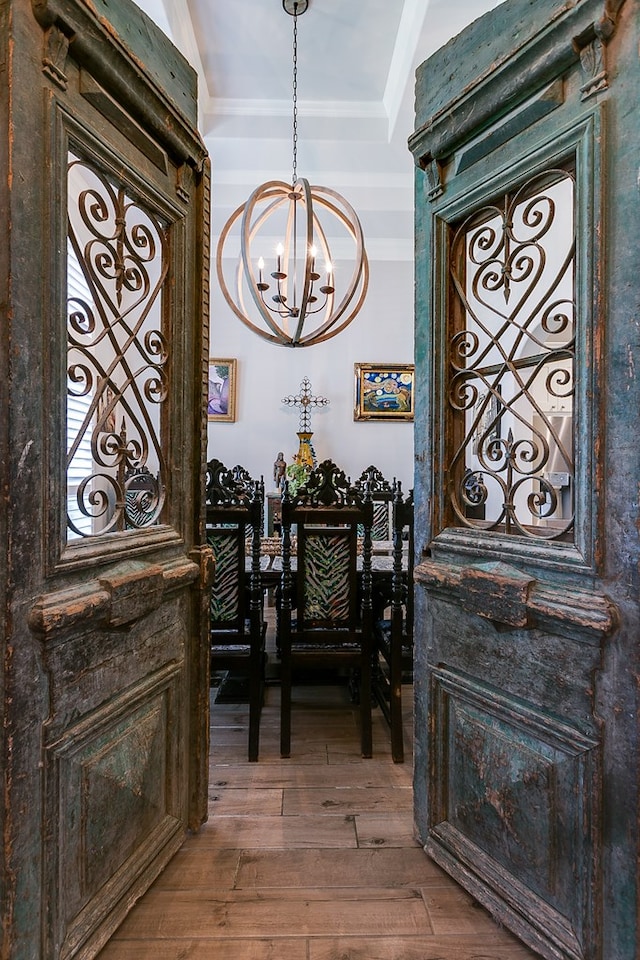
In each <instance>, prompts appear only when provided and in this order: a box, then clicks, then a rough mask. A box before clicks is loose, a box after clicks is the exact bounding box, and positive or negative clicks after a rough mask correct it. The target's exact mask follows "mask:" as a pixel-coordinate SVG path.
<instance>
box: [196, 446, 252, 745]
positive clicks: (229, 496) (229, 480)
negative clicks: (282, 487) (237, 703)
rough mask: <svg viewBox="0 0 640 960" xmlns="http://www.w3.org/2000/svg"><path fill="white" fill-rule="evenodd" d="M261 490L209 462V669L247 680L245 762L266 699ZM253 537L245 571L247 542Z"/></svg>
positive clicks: (218, 461) (207, 533)
mask: <svg viewBox="0 0 640 960" xmlns="http://www.w3.org/2000/svg"><path fill="white" fill-rule="evenodd" d="M263 499H264V496H263V489H262V487H261V484H260V481H259V480H255V481H253V486H252V487H251V486H250V485H249V484H248V483H247V482H246V481H242V482H240V481H238V480H237V479H235V478H234V475H233V472H232V471H231V470H228V469H227V468H226V467H225V465H224V464H223V463H222V462H221V461H220V460H217V459H213V460H210V461H209V463H208V464H207V487H206V536H207V542H208V543H209V544H210V545H211V547H212V549H213V552H214V555H215V560H216V570H215V579H214V583H213V586H212V587H211V598H210V605H209V637H210V664H211V670H212V672H213V671H217V670H233V671H237V672H240V673H243V674H246V676H247V677H248V681H249V748H248V755H249V760H257V759H258V750H259V739H260V714H261V710H262V702H263V697H264V660H265V635H266V623H265V622H264V620H263V592H262V583H261V578H260V534H261V532H262V509H263ZM247 534H248V535H249V537H250V541H251V560H250V562H249V564H248V567H249V569H247V561H246V540H247Z"/></svg>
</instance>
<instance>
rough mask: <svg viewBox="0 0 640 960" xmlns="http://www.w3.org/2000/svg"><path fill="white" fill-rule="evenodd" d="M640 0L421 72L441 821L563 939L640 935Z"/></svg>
mask: <svg viewBox="0 0 640 960" xmlns="http://www.w3.org/2000/svg"><path fill="white" fill-rule="evenodd" d="M639 26H640V7H639V5H638V2H637V0H570V2H565V0H535V2H533V0H507V2H506V3H504V4H502V5H500V6H498V7H497V8H496V9H495V10H493V11H492V12H491V13H488V14H487V15H486V16H484V17H482V18H481V19H479V20H478V21H476V22H475V23H474V24H472V25H471V26H470V27H468V28H467V29H466V30H465V31H464V32H463V33H462V34H461V35H460V36H459V37H457V38H455V39H454V40H452V41H451V42H450V43H449V44H448V45H447V46H446V47H444V48H443V49H442V50H441V51H439V52H438V53H436V54H435V55H434V56H433V57H431V59H430V60H428V61H427V62H426V63H424V64H423V65H422V66H421V67H420V68H419V70H418V73H417V98H416V108H417V123H416V131H415V133H414V135H413V136H412V138H411V144H410V145H411V149H412V151H413V153H414V155H415V158H416V162H417V166H418V168H419V169H418V171H417V194H416V196H417V201H416V203H417V267H416V270H417V329H416V344H417V347H416V349H417V356H416V373H417V380H418V383H419V390H420V397H419V400H420V402H419V414H418V418H417V421H416V450H417V466H416V511H417V513H416V540H417V546H418V547H419V555H418V561H419V562H418V565H417V569H416V581H417V582H416V603H417V612H416V670H415V678H416V688H415V689H416V741H417V742H416V763H415V796H416V823H417V829H418V832H419V835H420V838H421V840H422V841H423V843H424V844H425V848H426V850H427V852H428V853H429V854H430V855H431V856H432V857H434V858H435V859H436V860H437V861H438V862H439V863H440V864H442V866H443V867H444V868H445V869H446V870H447V871H449V872H450V873H451V874H452V875H453V876H454V877H455V878H457V879H458V880H459V882H460V883H461V884H462V885H463V886H464V887H466V888H467V889H468V890H469V891H470V892H471V893H472V894H473V895H474V896H475V897H476V898H477V899H478V900H479V901H480V902H481V903H483V904H485V905H486V906H487V907H488V908H489V910H490V911H491V912H492V913H493V914H494V915H495V916H496V917H497V918H498V919H499V920H501V921H502V922H504V923H505V924H506V925H507V926H508V927H510V928H511V929H512V930H514V931H515V932H516V933H517V934H518V935H519V936H520V937H521V938H522V939H523V940H525V941H526V942H527V943H528V944H530V945H531V946H532V947H533V948H535V949H536V950H537V951H539V952H540V953H541V954H542V955H543V956H544V957H548V958H555V960H559V958H563V960H568V958H572V960H578V958H580V960H583V958H584V960H634V958H635V957H636V955H637V954H636V951H637V933H638V902H639V900H638V887H637V876H636V858H637V853H638V818H637V811H638V808H639V803H638V770H639V768H638V729H637V723H638V721H637V707H638V675H639V674H638V635H639V634H638V579H639V578H638V561H639V559H640V549H639V543H638V477H639V476H640V463H639V445H638V439H637V437H638V410H639V409H640V395H639V382H638V372H637V365H638V356H639V355H640V353H639V348H640V342H639V336H640V322H639V315H638V311H639V305H640V270H639V268H638V249H639V238H640V193H639V190H638V165H639V163H640V123H639V122H638V104H639V103H640V61H639V58H638V41H639Z"/></svg>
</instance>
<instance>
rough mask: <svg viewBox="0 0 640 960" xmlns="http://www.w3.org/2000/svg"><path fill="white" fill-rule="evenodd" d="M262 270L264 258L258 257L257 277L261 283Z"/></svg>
mask: <svg viewBox="0 0 640 960" xmlns="http://www.w3.org/2000/svg"><path fill="white" fill-rule="evenodd" d="M263 270H264V259H263V258H262V257H260V259H259V260H258V279H259V281H260V283H262V271H263Z"/></svg>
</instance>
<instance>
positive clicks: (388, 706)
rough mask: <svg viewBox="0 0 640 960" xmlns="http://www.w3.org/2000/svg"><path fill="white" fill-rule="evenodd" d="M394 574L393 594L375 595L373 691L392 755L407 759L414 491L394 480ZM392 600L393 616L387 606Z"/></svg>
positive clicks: (410, 671)
mask: <svg viewBox="0 0 640 960" xmlns="http://www.w3.org/2000/svg"><path fill="white" fill-rule="evenodd" d="M392 518H393V573H392V577H391V590H390V594H389V595H387V596H386V597H383V598H382V600H381V599H380V597H377V598H374V606H375V608H376V617H375V620H374V625H373V635H374V645H375V650H374V670H373V679H372V684H373V692H374V695H375V698H376V700H377V701H378V703H379V705H380V708H381V710H382V713H383V714H384V717H385V719H386V721H387V723H388V724H389V729H390V734H391V755H392V757H393V760H394V762H395V763H402V762H403V761H404V737H403V726H402V684H403V681H405V682H408V681H410V680H411V679H412V677H413V550H414V539H413V491H410V492H409V495H408V496H407V497H406V499H405V498H404V497H403V494H402V485H401V483H400V482H399V481H398V482H396V483H394V500H393V511H392ZM387 601H390V617H388V618H385V616H384V609H383V608H384V607H385V606H386V604H387Z"/></svg>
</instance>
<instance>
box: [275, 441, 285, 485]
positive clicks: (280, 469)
mask: <svg viewBox="0 0 640 960" xmlns="http://www.w3.org/2000/svg"><path fill="white" fill-rule="evenodd" d="M286 479H287V461H286V460H285V459H284V454H283V452H282V451H280V452H279V453H278V456H277V458H276V461H275V463H274V464H273V482H274V483H275V485H276V490H283V489H284V484H285V480H286Z"/></svg>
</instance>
